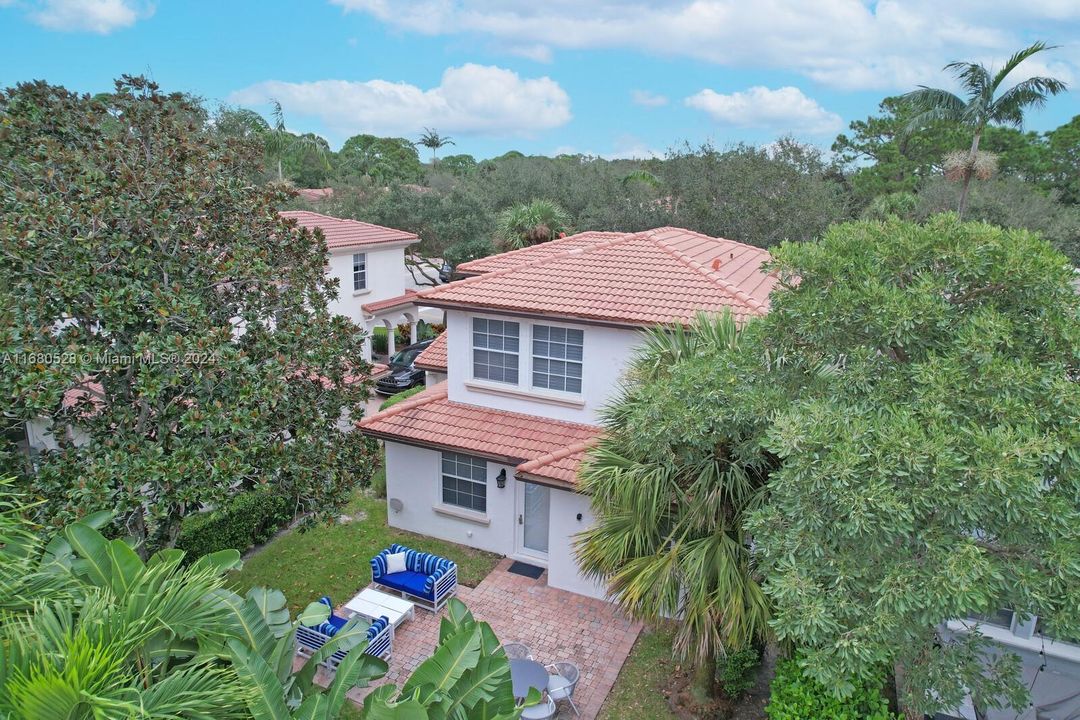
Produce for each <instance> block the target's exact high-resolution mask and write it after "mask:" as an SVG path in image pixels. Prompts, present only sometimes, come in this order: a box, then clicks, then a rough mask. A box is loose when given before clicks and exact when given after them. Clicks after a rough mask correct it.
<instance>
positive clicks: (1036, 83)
mask: <svg viewBox="0 0 1080 720" xmlns="http://www.w3.org/2000/svg"><path fill="white" fill-rule="evenodd" d="M1050 49H1053V48H1050V47H1047V45H1046V43H1044V42H1041V41H1040V42H1037V43H1035V44H1034V45H1032V46H1031V47H1028V48H1025V49H1023V50H1021V51H1020V52H1018V53H1016V54H1015V55H1013V56H1012V57H1011V58H1009V61H1008V62H1007V63H1005V66H1004V67H1003V68H1001V70H999V71H998V72H997V73H995V74H993V75H992V74H991V72H990V70H989V69H987V68H986V67H985V66H984V65H982V64H980V63H973V62H952V63H949V64H948V65H946V66H945V67H944V69H945V70H949V71H951V72H952V73H953V74H954V75H955V76H956V77H957V79H959V80H960V84H961V85H962V86H963V88H964V91H965V93H966V95H967V99H964V98H961V97H959V96H957V95H954V94H953V93H951V92H949V91H948V90H941V89H938V88H929V87H926V86H925V85H920V86H919V89H918V90H914V91H912V92H909V93H907V94H906V95H904V99H905V100H906V101H907V102H909V103H910V104H911V106H912V109H913V110H914V112H915V115H914V117H912V119H911V121H910V122H909V123H908V125H907V127H906V129H905V131H906V133H911V132H914V131H916V130H918V129H920V128H922V127H925V126H926V125H927V124H929V123H931V122H934V121H938V120H945V121H952V122H957V123H960V124H962V125H965V126H967V127H969V128H971V130H972V133H973V135H972V140H971V149H970V150H969V151H968V152H967V154H966V155H959V156H953V157H950V158H948V159H947V167H946V171H947V172H949V173H950V174H951V175H953V176H955V177H957V179H961V178H962V179H963V182H964V186H963V189H962V190H961V192H960V205H959V208H958V209H957V212H958V214H959V215H960V217H961V218H962V217H963V216H964V210H965V208H966V207H967V197H968V189H969V186H970V184H971V178H972V176H977V177H982V178H985V177H989V176H990V175H992V174H993V171H994V169H995V168H996V163H995V161H994V159H993V157H992V156H989V155H988V154H983V155H980V154H979V140H980V139H981V138H982V134H983V131H984V130H985V129H986V126H987V125H989V124H995V125H1011V126H1014V127H1020V126H1021V125H1023V122H1024V111H1025V110H1026V109H1027V108H1032V107H1033V108H1039V107H1042V106H1043V105H1045V104H1046V101H1047V99H1048V98H1049V96H1051V95H1057V94H1058V93H1061V92H1064V91H1065V90H1066V89H1067V86H1066V85H1065V83H1064V82H1062V81H1061V80H1058V79H1056V78H1052V77H1040V76H1037V77H1031V78H1028V79H1027V80H1024V81H1022V82H1019V83H1017V84H1016V85H1015V86H1013V87H1012V88H1010V89H1009V90H1006V91H1005V92H1004V93H1002V94H1001V95H1000V96H997V97H995V95H997V91H998V89H999V88H1000V87H1001V86H1002V84H1003V83H1004V82H1005V79H1006V78H1007V77H1008V76H1009V74H1010V73H1012V71H1013V70H1015V69H1016V68H1017V66H1018V65H1020V63H1022V62H1024V61H1025V60H1027V59H1028V58H1029V57H1031V56H1032V55H1035V54H1037V53H1040V52H1042V51H1043V50H1050Z"/></svg>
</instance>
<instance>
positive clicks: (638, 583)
mask: <svg viewBox="0 0 1080 720" xmlns="http://www.w3.org/2000/svg"><path fill="white" fill-rule="evenodd" d="M738 341H739V331H738V329H737V327H736V324H735V321H734V320H733V319H732V318H731V316H730V315H724V316H717V317H706V316H701V317H699V318H698V319H697V320H696V321H695V323H694V325H693V327H692V328H690V329H689V330H684V329H683V328H681V327H678V328H675V329H673V330H672V329H670V328H658V329H655V330H652V331H650V332H649V333H648V334H647V336H646V342H645V344H644V346H643V348H642V350H641V351H640V352H639V354H638V355H637V356H635V358H634V360H633V362H632V365H631V368H630V371H629V373H628V376H629V379H628V384H627V386H626V388H625V390H624V392H623V393H622V394H621V395H620V396H619V397H618V399H617V400H616V401H615V402H614V403H613V404H612V405H611V406H610V408H608V409H607V410H606V411H605V413H604V427H605V435H604V437H603V438H602V439H601V440H600V442H599V443H598V445H597V446H596V447H594V448H592V449H591V450H590V452H589V455H588V458H587V459H586V462H585V464H584V466H583V469H582V473H581V487H582V490H583V491H584V492H587V493H589V494H590V495H591V497H592V508H593V513H594V515H595V517H596V522H595V524H594V525H593V526H592V527H590V528H589V529H588V530H586V531H585V532H583V533H582V534H581V535H580V536H579V537H578V540H577V554H578V559H579V562H580V564H581V567H582V569H583V570H584V571H585V572H587V573H589V574H591V575H593V576H596V577H598V578H600V579H601V580H602V581H603V582H604V583H605V584H606V586H607V589H608V591H609V592H610V593H611V595H612V597H613V598H614V600H615V602H616V603H618V604H619V605H620V606H621V607H623V608H624V609H625V610H626V611H627V612H628V613H629V614H630V615H631V616H632V617H635V618H640V619H643V620H647V621H658V620H661V619H664V618H670V617H677V618H678V630H677V632H676V635H675V650H676V651H677V652H678V653H679V654H680V655H681V656H682V657H684V658H688V659H689V660H690V661H691V663H692V665H693V666H694V667H695V668H696V671H695V682H694V692H695V695H696V699H697V700H698V701H708V700H710V699H714V698H715V695H716V690H717V687H716V683H715V673H716V667H717V661H718V659H719V658H720V657H722V656H723V655H724V654H725V653H727V652H730V651H738V650H741V649H744V648H746V647H748V646H752V645H760V644H761V643H762V642H764V641H765V639H766V638H767V637H768V636H769V635H770V631H769V628H768V620H769V603H768V601H767V599H766V598H765V595H764V593H763V591H762V589H761V586H760V584H759V581H760V578H759V577H758V576H757V575H756V574H755V569H754V563H753V558H752V556H751V553H750V548H749V537H748V536H747V535H746V533H745V531H744V529H743V523H744V520H745V518H746V514H747V513H748V512H749V511H751V510H753V509H755V508H756V507H757V506H758V504H759V502H760V501H761V499H762V497H763V496H762V492H763V489H764V485H765V480H766V478H767V475H768V469H769V463H768V462H767V460H765V459H764V458H763V457H762V456H761V455H760V454H759V453H758V452H757V448H756V446H753V445H751V446H746V445H745V444H744V443H745V440H746V439H747V438H748V437H753V434H752V433H747V431H746V428H745V427H740V426H739V425H738V424H736V423H732V424H730V425H728V426H727V427H726V428H725V429H724V430H719V431H718V430H717V429H716V418H715V417H714V413H715V409H716V408H722V407H725V406H726V405H727V404H729V401H730V398H728V397H727V392H728V391H729V389H730V388H731V387H732V386H730V385H729V386H726V387H725V386H714V387H711V388H710V392H709V394H708V395H707V396H706V397H703V396H701V394H700V393H699V392H697V391H696V390H695V388H697V387H700V386H701V384H702V375H701V373H702V372H704V373H705V374H706V376H708V375H709V374H711V373H712V372H713V369H714V368H716V367H725V368H729V369H731V371H732V372H734V370H733V368H734V367H735V366H736V365H737V364H739V363H740V362H742V358H741V357H740V356H739V354H738V353H737V346H738ZM729 419H730V418H729Z"/></svg>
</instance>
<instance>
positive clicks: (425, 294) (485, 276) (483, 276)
mask: <svg viewBox="0 0 1080 720" xmlns="http://www.w3.org/2000/svg"><path fill="white" fill-rule="evenodd" d="M641 234H642V233H626V234H625V235H621V236H619V237H617V238H612V239H610V240H605V241H604V242H600V243H596V244H595V245H590V246H588V247H585V248H572V249H570V250H563V251H562V252H559V253H555V254H553V255H545V256H544V257H542V258H537V259H536V260H533V261H532V262H527V263H521V264H520V265H511V266H510V267H506V268H502V269H500V270H492V271H491V272H486V273H480V274H479V275H472V276H470V277H467V278H462V279H461V280H454V281H453V282H448V283H446V284H445V285H439V286H437V287H433V288H431V289H430V290H421V291H420V292H419V293H417V295H418V297H420V298H429V297H434V296H436V295H438V294H439V293H440V292H442V291H444V290H446V288H451V287H452V288H455V289H456V288H460V287H462V286H464V285H467V284H475V283H478V282H483V281H485V280H489V279H490V278H495V277H502V276H503V275H509V274H510V273H512V272H517V271H518V270H524V269H526V268H534V267H539V266H541V265H546V264H547V263H549V262H554V261H555V260H565V259H566V258H568V257H573V256H574V255H584V254H586V253H588V252H592V251H594V250H599V249H601V248H609V247H612V246H613V245H618V244H619V243H622V242H626V241H628V240H632V239H635V238H637V237H638V236H639V235H641ZM533 247H535V246H533Z"/></svg>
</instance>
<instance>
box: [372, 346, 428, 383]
mask: <svg viewBox="0 0 1080 720" xmlns="http://www.w3.org/2000/svg"><path fill="white" fill-rule="evenodd" d="M433 342H435V340H434V338H432V339H430V340H421V341H420V342H418V343H414V344H412V345H409V346H408V347H406V348H402V349H401V350H399V351H398V352H396V353H394V357H392V358H390V362H389V365H390V370H389V371H388V372H386V373H383V374H382V375H380V376H379V377H378V378H377V379H376V380H375V391H376V392H377V393H379V394H380V395H393V394H395V393H399V392H402V391H404V390H408V389H409V388H413V387H416V386H417V385H423V384H424V371H423V370H420V369H419V368H417V367H415V366H414V365H413V363H415V362H416V357H417V356H418V355H419V354H420V353H422V352H423V351H424V349H425V348H426V347H427V346H428V345H430V344H431V343H433Z"/></svg>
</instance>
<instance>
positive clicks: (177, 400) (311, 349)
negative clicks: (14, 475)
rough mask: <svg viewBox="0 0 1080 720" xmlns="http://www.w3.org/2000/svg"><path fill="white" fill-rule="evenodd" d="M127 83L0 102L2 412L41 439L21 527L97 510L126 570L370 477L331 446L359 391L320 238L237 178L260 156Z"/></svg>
mask: <svg viewBox="0 0 1080 720" xmlns="http://www.w3.org/2000/svg"><path fill="white" fill-rule="evenodd" d="M186 102H187V101H186V100H185V99H184V98H183V97H181V96H171V95H165V94H162V93H161V92H159V90H158V89H157V87H156V86H155V85H153V84H152V83H149V82H147V81H145V80H143V79H132V78H127V79H124V80H122V81H120V82H118V84H117V91H116V93H114V94H111V95H108V96H103V97H98V98H90V97H87V96H83V95H77V94H73V93H70V92H68V91H66V90H64V89H63V88H60V87H55V86H50V85H47V84H45V83H43V82H36V83H30V84H24V85H20V86H18V87H16V88H11V89H8V90H7V91H6V92H4V94H3V95H2V96H0V277H2V278H3V280H2V281H0V351H2V352H3V353H4V356H5V357H7V358H9V362H6V363H3V364H0V397H2V398H3V406H2V410H3V414H4V415H5V417H6V418H8V419H11V420H15V421H19V422H28V421H37V422H40V423H43V424H46V425H49V426H50V427H51V430H52V439H53V440H54V441H55V443H54V444H53V446H52V447H50V448H49V449H46V450H44V451H43V452H41V453H40V454H39V455H37V456H36V457H35V458H34V462H33V465H32V466H30V464H29V463H28V467H27V468H26V471H27V474H28V475H32V477H33V488H34V491H35V492H36V493H37V494H38V495H39V496H40V497H42V498H44V499H47V500H48V502H46V503H44V504H42V505H40V506H38V512H39V514H40V519H41V520H42V521H43V522H46V523H49V524H53V525H54V526H57V527H59V526H60V525H62V524H63V523H65V522H67V521H70V520H72V519H75V518H77V517H81V516H83V515H84V514H86V513H89V512H93V511H95V510H100V509H110V510H113V511H114V512H115V513H116V517H117V522H118V523H119V525H120V530H122V531H123V532H124V533H125V534H130V535H131V536H132V537H134V538H135V540H136V548H137V550H138V552H139V553H140V554H142V555H143V556H144V557H145V556H146V555H147V554H148V553H149V552H150V551H151V550H152V549H153V548H155V547H162V546H171V545H172V544H173V543H174V541H175V539H176V537H177V534H178V532H179V528H180V522H181V520H182V518H183V517H184V516H185V515H186V514H188V513H191V512H195V511H197V510H198V509H199V508H200V507H201V506H202V505H203V504H207V503H212V504H218V503H221V502H222V501H224V500H225V499H226V498H227V497H229V496H230V495H231V494H233V493H235V492H237V491H240V490H243V489H245V488H250V487H253V486H257V485H261V484H270V485H272V486H273V487H274V488H275V490H276V491H278V492H281V493H283V494H285V495H286V496H287V497H289V498H291V499H292V500H293V502H294V503H295V505H296V507H297V509H298V510H301V511H306V510H311V511H315V512H316V513H323V514H325V515H327V516H329V515H332V514H333V513H334V510H335V508H336V507H337V506H338V504H339V503H341V502H343V501H344V499H345V498H346V497H347V494H348V490H349V489H350V488H351V487H353V486H354V485H355V484H356V483H357V482H363V481H364V479H365V478H366V477H368V476H369V474H370V470H371V467H370V465H371V456H370V454H369V450H368V446H367V444H366V442H365V441H364V440H362V439H361V438H359V436H358V435H356V434H355V433H343V432H341V431H340V429H339V422H340V420H341V418H342V417H343V416H345V415H351V416H352V417H354V418H355V417H359V416H360V415H361V414H362V412H363V402H364V400H365V399H366V397H367V395H368V389H369V385H368V384H367V382H366V381H362V378H363V373H364V371H365V370H367V368H368V366H367V365H366V364H365V363H363V362H362V361H361V358H362V333H361V332H360V330H359V329H358V328H357V327H356V326H355V325H353V324H352V323H351V322H349V321H348V320H347V319H345V318H343V317H340V316H333V315H331V314H330V312H329V310H328V302H329V301H330V299H331V298H332V297H334V295H335V293H336V292H337V290H336V288H335V287H334V286H333V285H332V284H331V282H330V281H329V280H328V279H327V277H326V275H325V272H324V266H325V258H326V252H327V251H326V244H325V242H324V240H323V239H322V237H321V235H319V234H315V235H313V234H312V233H310V232H308V231H305V230H301V229H300V228H297V227H295V226H292V225H289V224H286V223H284V222H283V221H282V220H281V219H280V218H279V216H278V214H277V211H276V209H275V207H276V206H277V205H278V204H279V203H280V202H281V201H283V200H284V195H283V193H281V192H280V190H279V189H277V187H276V186H275V187H273V188H264V187H257V186H253V185H252V184H251V183H250V182H249V181H248V180H247V178H248V177H250V174H251V172H252V171H253V169H254V168H256V167H257V166H258V164H259V163H260V162H261V159H262V148H261V147H260V146H259V145H258V144H252V143H249V142H246V141H243V140H238V139H228V138H222V137H221V136H219V135H217V134H214V133H211V132H208V131H206V130H205V129H204V128H203V127H202V126H200V125H197V124H194V123H193V122H192V121H190V119H189V118H190V113H188V112H185V109H186V105H185V103H186Z"/></svg>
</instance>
